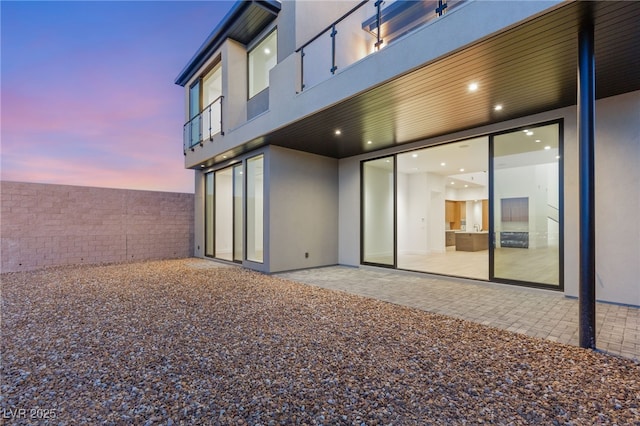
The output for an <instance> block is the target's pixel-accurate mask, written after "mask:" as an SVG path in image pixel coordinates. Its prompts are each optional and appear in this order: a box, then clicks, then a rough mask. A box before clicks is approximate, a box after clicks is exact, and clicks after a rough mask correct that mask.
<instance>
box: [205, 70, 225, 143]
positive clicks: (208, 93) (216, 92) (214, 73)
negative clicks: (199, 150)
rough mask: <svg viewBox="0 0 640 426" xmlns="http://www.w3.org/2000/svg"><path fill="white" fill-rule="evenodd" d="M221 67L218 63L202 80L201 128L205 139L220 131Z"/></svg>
mask: <svg viewBox="0 0 640 426" xmlns="http://www.w3.org/2000/svg"><path fill="white" fill-rule="evenodd" d="M221 95H222V66H221V65H220V63H218V64H217V65H216V66H214V67H213V68H212V69H211V71H209V72H208V73H207V75H205V77H204V78H203V79H202V113H203V114H202V128H203V131H204V133H205V135H206V136H207V137H211V136H213V135H215V134H216V133H219V132H220V130H221V121H222V111H221V103H220V96H221Z"/></svg>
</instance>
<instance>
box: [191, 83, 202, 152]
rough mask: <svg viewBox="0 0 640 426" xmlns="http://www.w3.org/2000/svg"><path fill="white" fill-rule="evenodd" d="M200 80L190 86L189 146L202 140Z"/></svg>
mask: <svg viewBox="0 0 640 426" xmlns="http://www.w3.org/2000/svg"><path fill="white" fill-rule="evenodd" d="M201 107H202V105H201V103H200V80H197V81H196V82H195V83H193V85H192V86H191V87H190V88H189V120H190V121H189V146H194V145H195V144H197V143H198V142H200V140H201V137H200V129H201V127H200V124H201V123H200V116H199V114H200V108H201Z"/></svg>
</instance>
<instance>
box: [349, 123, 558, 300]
mask: <svg viewBox="0 0 640 426" xmlns="http://www.w3.org/2000/svg"><path fill="white" fill-rule="evenodd" d="M552 124H557V125H558V155H559V156H560V158H559V159H558V210H559V211H558V219H559V224H558V228H559V241H558V262H559V265H558V270H559V277H558V280H559V281H558V285H553V284H543V283H536V282H528V281H518V280H515V279H504V278H499V277H495V264H494V261H495V254H494V249H495V225H494V217H495V207H494V204H495V200H494V190H495V187H494V186H495V182H494V177H495V174H494V167H493V154H494V149H493V141H494V137H495V136H499V135H502V134H506V133H511V132H515V131H522V130H524V129H528V128H530V129H535V128H536V127H542V126H546V125H552ZM480 136H486V137H488V138H489V142H488V150H487V159H488V173H489V176H488V187H489V188H488V204H489V259H488V261H489V278H488V282H496V283H504V284H510V285H518V286H524V287H535V288H543V289H550V290H556V291H564V119H563V118H559V119H555V120H549V121H544V122H536V123H531V124H527V125H522V126H518V127H511V128H508V129H504V130H500V131H496V132H491V133H485V134H481V135H476V136H474V137H480ZM465 139H468V138H462V139H456V140H452V141H448V142H445V143H447V144H448V143H455V142H461V141H464V140H465ZM438 145H441V144H435V145H433V146H434V147H435V146H438ZM429 147H430V146H429V145H426V146H424V147H422V148H429ZM422 148H419V149H422ZM412 149H417V148H412ZM404 152H407V151H399V152H396V153H393V154H390V155H383V156H380V157H372V158H367V159H364V160H361V161H360V264H361V265H367V266H376V267H382V268H387V269H398V235H397V232H398V231H397V225H398V223H397V221H398V188H397V186H398V176H397V173H398V170H397V156H398V155H399V154H402V153H404ZM383 158H389V159H393V265H391V264H384V263H375V262H368V261H365V260H364V258H365V245H364V244H365V235H364V234H365V223H364V220H365V211H364V210H365V191H364V189H365V182H364V167H365V163H367V162H369V161H375V160H380V159H383ZM425 273H428V272H425ZM444 276H448V275H444ZM452 277H455V276H452ZM456 278H458V277H456ZM470 279H474V280H477V279H475V278H470ZM478 281H483V280H478Z"/></svg>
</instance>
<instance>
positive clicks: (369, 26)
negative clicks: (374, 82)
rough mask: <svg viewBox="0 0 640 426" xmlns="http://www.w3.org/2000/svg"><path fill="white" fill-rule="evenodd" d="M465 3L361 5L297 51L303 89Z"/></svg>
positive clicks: (432, 0)
mask: <svg viewBox="0 0 640 426" xmlns="http://www.w3.org/2000/svg"><path fill="white" fill-rule="evenodd" d="M464 1H465V0H422V1H400V0H386V1H383V0H376V1H370V0H364V1H362V2H360V3H359V4H358V5H357V6H355V7H354V8H353V9H351V10H350V11H349V12H347V13H346V14H344V15H343V16H342V17H340V18H339V19H338V20H336V21H335V22H333V23H332V24H331V25H329V26H328V27H326V28H325V29H324V30H323V31H321V32H320V33H319V34H317V35H316V36H315V37H313V38H312V39H311V40H309V41H307V42H306V43H304V44H303V45H302V46H301V47H299V48H298V49H297V50H296V53H298V54H299V55H300V67H301V69H300V76H301V82H300V88H301V90H304V89H305V88H309V87H311V86H314V85H316V84H318V83H320V82H322V81H324V80H327V79H329V78H330V77H331V76H332V75H334V74H335V73H336V72H337V71H338V70H340V69H342V68H345V67H347V66H349V65H351V64H353V63H355V62H357V61H359V60H360V59H362V58H364V57H366V56H368V55H370V54H372V53H374V52H376V51H378V50H380V49H381V48H382V47H383V46H385V45H386V44H389V43H391V42H393V40H394V39H396V38H398V37H400V36H402V35H404V34H406V33H408V32H411V31H413V30H415V29H416V28H419V27H420V26H422V25H424V24H426V23H427V22H430V21H433V20H434V19H437V18H439V17H440V16H442V15H444V14H445V13H446V12H447V11H449V10H451V9H452V8H453V7H455V6H457V5H459V4H461V3H464ZM385 37H386V38H387V39H386V40H385Z"/></svg>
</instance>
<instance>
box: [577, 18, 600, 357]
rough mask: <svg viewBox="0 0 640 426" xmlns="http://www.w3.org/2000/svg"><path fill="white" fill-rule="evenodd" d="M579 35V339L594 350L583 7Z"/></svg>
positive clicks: (590, 105) (588, 63)
mask: <svg viewBox="0 0 640 426" xmlns="http://www.w3.org/2000/svg"><path fill="white" fill-rule="evenodd" d="M585 8H586V13H585V14H584V16H583V19H582V22H581V24H580V29H579V33H578V161H579V172H578V173H579V182H580V183H579V185H580V186H579V193H580V200H579V208H580V214H579V216H580V231H579V232H580V266H579V269H580V273H579V275H580V277H579V280H580V282H579V299H578V301H579V311H580V314H579V319H578V320H579V328H580V330H579V340H580V346H581V347H583V348H591V349H595V347H596V323H595V320H596V257H595V251H596V246H595V177H594V176H595V174H594V167H595V164H594V158H595V61H594V29H593V16H592V14H591V11H590V7H589V6H585Z"/></svg>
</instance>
